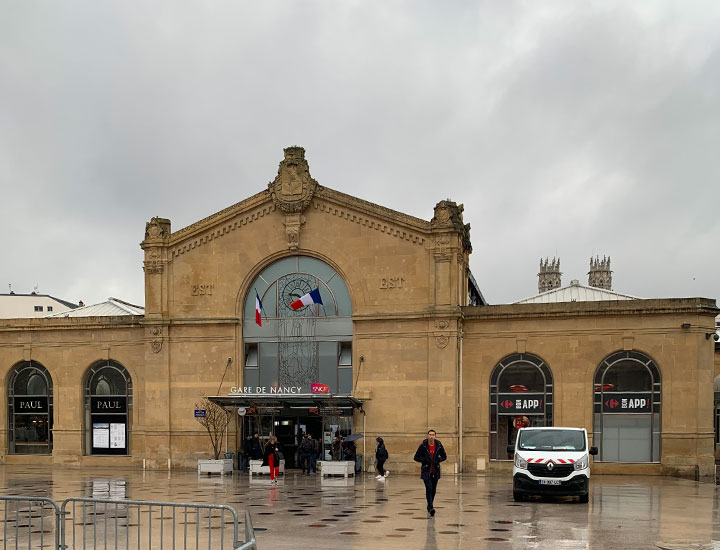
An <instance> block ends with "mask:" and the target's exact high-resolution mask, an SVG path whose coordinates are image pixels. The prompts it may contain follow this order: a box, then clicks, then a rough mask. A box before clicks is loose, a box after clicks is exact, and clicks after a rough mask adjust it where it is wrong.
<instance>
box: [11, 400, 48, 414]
mask: <svg viewBox="0 0 720 550" xmlns="http://www.w3.org/2000/svg"><path fill="white" fill-rule="evenodd" d="M13 407H14V409H15V411H14V412H15V414H27V413H31V414H32V413H46V412H48V399H47V397H45V396H40V397H38V396H32V397H15V398H14V399H13Z"/></svg>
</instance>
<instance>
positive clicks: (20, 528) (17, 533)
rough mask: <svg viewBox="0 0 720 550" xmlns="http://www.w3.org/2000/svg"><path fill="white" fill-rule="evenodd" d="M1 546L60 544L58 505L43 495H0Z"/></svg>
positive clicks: (17, 546)
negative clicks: (0, 519)
mask: <svg viewBox="0 0 720 550" xmlns="http://www.w3.org/2000/svg"><path fill="white" fill-rule="evenodd" d="M0 508H1V511H0V518H2V529H0V533H2V548H3V550H7V548H15V549H18V548H44V547H46V546H47V545H48V543H50V541H52V543H53V545H54V547H55V548H58V549H59V548H60V526H59V518H60V508H59V507H58V505H57V503H56V502H55V501H54V500H52V499H50V498H45V497H33V496H3V497H0Z"/></svg>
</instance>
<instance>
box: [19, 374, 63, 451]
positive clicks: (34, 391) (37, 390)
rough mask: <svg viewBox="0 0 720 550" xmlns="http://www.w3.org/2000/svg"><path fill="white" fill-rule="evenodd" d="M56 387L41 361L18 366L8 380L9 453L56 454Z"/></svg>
mask: <svg viewBox="0 0 720 550" xmlns="http://www.w3.org/2000/svg"><path fill="white" fill-rule="evenodd" d="M52 425H53V384H52V378H50V373H48V371H47V369H46V368H45V367H43V366H42V365H41V364H40V363H38V362H37V361H25V362H23V363H21V364H19V365H18V366H16V367H15V368H14V369H13V370H12V371H11V372H10V376H9V379H8V431H9V434H8V435H9V437H8V447H9V448H8V452H9V453H10V454H52Z"/></svg>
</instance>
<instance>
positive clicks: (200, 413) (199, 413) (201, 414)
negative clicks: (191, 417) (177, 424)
mask: <svg viewBox="0 0 720 550" xmlns="http://www.w3.org/2000/svg"><path fill="white" fill-rule="evenodd" d="M206 416H207V411H206V410H205V409H195V418H205V417H206Z"/></svg>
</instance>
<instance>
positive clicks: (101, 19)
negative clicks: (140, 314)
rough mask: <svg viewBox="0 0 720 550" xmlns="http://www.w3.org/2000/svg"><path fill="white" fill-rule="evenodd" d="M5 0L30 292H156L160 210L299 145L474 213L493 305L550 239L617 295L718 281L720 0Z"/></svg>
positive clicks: (325, 175)
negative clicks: (154, 252) (148, 237)
mask: <svg viewBox="0 0 720 550" xmlns="http://www.w3.org/2000/svg"><path fill="white" fill-rule="evenodd" d="M4 15H5V17H4V18H3V19H2V20H0V65H1V66H2V70H0V181H2V182H3V190H4V194H5V195H6V197H9V198H8V200H6V201H4V205H3V206H2V207H1V208H2V210H1V211H2V222H1V223H2V226H1V227H2V228H3V230H4V232H5V234H7V235H11V236H12V238H11V239H9V242H8V243H7V246H6V250H5V253H4V259H5V261H4V262H3V267H2V269H0V274H2V275H3V276H4V277H5V278H6V279H7V282H13V283H15V286H16V288H19V289H20V290H30V289H31V288H32V285H34V284H35V283H36V282H39V283H40V286H41V290H42V291H44V292H49V293H52V294H55V295H58V296H60V297H63V298H67V299H80V298H82V299H84V300H85V301H86V302H88V301H99V300H102V299H104V298H106V297H107V296H109V295H111V294H112V295H118V297H120V298H124V299H127V300H129V301H134V302H142V301H143V285H142V270H141V260H142V255H141V253H140V250H139V247H138V243H139V241H140V240H141V239H142V235H143V229H144V222H145V221H146V220H147V219H149V218H150V217H151V216H153V215H161V216H166V217H169V218H171V219H172V221H173V227H174V228H175V229H179V228H180V227H183V226H185V225H188V224H190V223H192V222H193V221H195V220H197V219H199V218H202V217H204V216H206V215H209V214H211V213H212V212H214V211H217V210H220V209H222V208H224V207H225V206H228V205H229V204H232V203H234V202H237V201H238V200H241V199H243V198H245V197H247V196H249V195H251V194H253V193H255V192H257V191H259V190H261V189H263V188H264V187H265V185H266V184H267V182H268V181H269V180H270V179H272V178H273V177H274V175H275V171H276V167H277V163H278V161H279V160H280V157H281V153H282V147H284V146H287V145H291V144H299V145H303V146H305V147H306V149H307V156H308V159H309V161H310V167H311V171H312V174H313V176H314V177H315V178H316V179H318V181H320V183H321V184H323V185H327V186H329V187H333V188H336V189H339V190H341V191H344V192H347V193H351V194H354V195H357V196H360V197H362V198H364V199H367V200H371V201H374V202H378V203H380V204H383V205H385V206H389V207H391V208H394V209H397V210H400V211H404V212H407V213H410V214H413V215H416V216H420V217H423V218H426V219H429V218H430V217H431V216H432V207H433V205H434V204H435V203H436V202H437V201H438V200H441V199H444V198H452V199H453V200H456V201H458V202H463V203H465V207H466V208H465V215H466V221H469V222H470V223H471V224H472V237H473V245H474V254H473V257H472V260H471V266H472V269H473V271H474V273H475V275H476V276H477V278H478V280H479V281H480V283H481V286H482V288H483V291H484V293H485V294H486V296H487V297H488V299H490V301H492V302H495V303H497V302H503V301H512V300H516V299H519V298H522V297H525V296H528V295H530V294H533V293H534V292H535V290H536V278H535V273H536V272H537V262H538V260H539V258H540V257H541V256H547V255H550V256H553V255H556V254H557V255H560V256H561V258H562V261H563V271H564V272H565V277H564V281H565V282H569V280H570V279H571V278H579V279H581V280H582V279H584V277H585V272H586V271H587V263H588V258H589V256H590V254H601V255H602V254H610V255H611V256H612V258H613V268H614V269H615V288H616V290H618V291H621V292H627V293H630V294H636V295H639V296H648V297H649V296H676V295H703V296H709V297H715V296H717V295H718V285H717V282H716V281H717V277H716V273H717V272H718V261H717V260H716V259H715V257H714V256H716V255H715V254H713V253H712V252H711V251H712V250H713V247H714V246H716V245H715V243H714V241H715V240H716V236H717V235H718V233H719V230H720V227H719V226H718V225H719V223H720V222H718V217H717V216H716V215H715V209H714V200H713V199H712V197H713V193H714V192H715V189H714V185H713V183H714V182H715V181H717V179H718V178H717V176H718V161H717V159H716V158H715V157H716V155H714V154H713V153H714V151H713V147H714V144H716V143H717V142H718V137H719V136H718V134H719V133H720V132H719V126H718V121H717V117H716V116H715V113H717V112H718V87H719V86H720V62H719V59H720V54H719V53H718V51H719V49H718V37H717V34H716V32H714V30H713V29H716V28H717V22H718V19H719V18H720V7H718V6H717V5H716V3H714V2H704V3H703V2H698V3H693V4H691V5H690V4H688V3H685V2H683V3H679V2H662V3H661V2H654V3H649V4H643V5H640V4H637V5H633V6H628V5H627V3H626V2H604V3H602V4H599V5H598V6H596V7H588V6H580V5H579V4H577V3H575V2H558V3H536V2H479V3H478V2H457V3H453V4H443V5H440V4H437V3H432V2H400V3H378V4H376V5H373V6H372V8H368V5H367V4H366V3H353V2H348V3H331V2H303V3H286V4H282V5H280V4H276V3H272V2H267V3H261V4H258V5H253V4H242V5H240V4H237V3H233V2H227V3H223V2H218V3H213V4H212V5H203V4H197V3H191V2H187V3H185V2H173V3H155V4H146V3H137V4H132V3H123V4H101V3H97V2H75V3H72V2H71V3H62V4H47V3H40V2H24V3H21V4H14V5H13V6H12V7H11V8H8V9H7V10H6V12H5V14H4ZM693 278H694V279H693ZM0 282H2V283H3V284H4V281H0ZM23 287H24V288H23Z"/></svg>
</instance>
